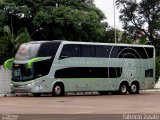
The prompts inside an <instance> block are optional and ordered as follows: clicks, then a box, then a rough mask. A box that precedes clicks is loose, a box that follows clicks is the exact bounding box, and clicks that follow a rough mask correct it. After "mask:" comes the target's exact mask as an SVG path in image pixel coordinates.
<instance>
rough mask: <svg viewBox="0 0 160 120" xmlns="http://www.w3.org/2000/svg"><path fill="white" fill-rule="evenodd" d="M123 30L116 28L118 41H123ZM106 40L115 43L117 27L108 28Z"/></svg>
mask: <svg viewBox="0 0 160 120" xmlns="http://www.w3.org/2000/svg"><path fill="white" fill-rule="evenodd" d="M122 33H123V32H122V31H120V30H118V29H116V40H117V42H121V36H122ZM104 42H107V43H115V29H114V28H110V27H109V28H107V30H106V32H105V36H104Z"/></svg>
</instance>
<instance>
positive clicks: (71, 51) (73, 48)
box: [59, 44, 82, 59]
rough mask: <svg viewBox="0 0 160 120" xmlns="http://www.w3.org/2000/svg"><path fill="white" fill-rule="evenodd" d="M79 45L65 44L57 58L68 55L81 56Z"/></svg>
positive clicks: (63, 57) (67, 56)
mask: <svg viewBox="0 0 160 120" xmlns="http://www.w3.org/2000/svg"><path fill="white" fill-rule="evenodd" d="M81 51H82V50H81V45H78V44H67V45H64V46H63V48H62V52H61V54H60V57H59V59H65V58H69V57H81Z"/></svg>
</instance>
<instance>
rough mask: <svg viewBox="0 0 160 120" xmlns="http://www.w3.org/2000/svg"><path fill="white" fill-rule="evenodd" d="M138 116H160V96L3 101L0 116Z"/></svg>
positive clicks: (69, 97)
mask: <svg viewBox="0 0 160 120" xmlns="http://www.w3.org/2000/svg"><path fill="white" fill-rule="evenodd" d="M137 113H138V114H159V115H160V92H142V93H140V94H139V95H105V96H101V95H69V96H65V97H51V96H42V97H33V96H18V97H0V114H2V115H4V114H32V116H34V115H33V114H58V115H60V114H67V115H68V114H72V115H73V114H74V115H76V114H96V115H97V114H99V115H102V114H103V115H105V114H137ZM62 116H63V115H62ZM62 116H61V117H62ZM80 118H82V117H80ZM159 119H160V118H159ZM70 120H71V118H70ZM77 120H78V119H77Z"/></svg>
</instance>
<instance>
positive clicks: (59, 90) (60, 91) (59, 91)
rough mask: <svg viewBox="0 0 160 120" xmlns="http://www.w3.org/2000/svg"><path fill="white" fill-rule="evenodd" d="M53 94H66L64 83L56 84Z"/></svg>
mask: <svg viewBox="0 0 160 120" xmlns="http://www.w3.org/2000/svg"><path fill="white" fill-rule="evenodd" d="M52 96H64V86H63V84H61V83H59V84H55V85H54V87H53V90H52Z"/></svg>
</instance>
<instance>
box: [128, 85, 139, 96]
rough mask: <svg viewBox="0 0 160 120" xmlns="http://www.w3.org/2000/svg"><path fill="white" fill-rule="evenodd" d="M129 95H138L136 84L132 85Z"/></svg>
mask: <svg viewBox="0 0 160 120" xmlns="http://www.w3.org/2000/svg"><path fill="white" fill-rule="evenodd" d="M129 93H130V94H139V85H138V83H132V84H131V86H130V90H129Z"/></svg>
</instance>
